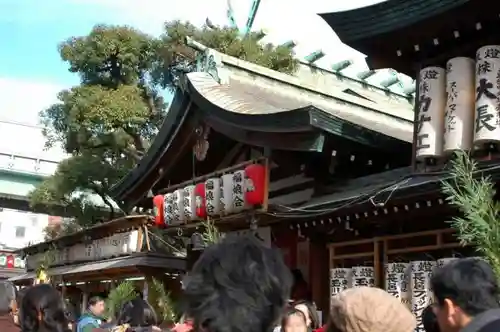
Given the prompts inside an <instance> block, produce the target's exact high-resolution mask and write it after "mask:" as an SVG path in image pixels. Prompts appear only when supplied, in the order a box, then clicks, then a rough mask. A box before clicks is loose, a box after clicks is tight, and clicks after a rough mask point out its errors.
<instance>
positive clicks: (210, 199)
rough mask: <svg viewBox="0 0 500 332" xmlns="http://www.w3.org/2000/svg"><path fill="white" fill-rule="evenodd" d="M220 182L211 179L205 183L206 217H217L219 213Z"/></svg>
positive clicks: (218, 179) (217, 179) (216, 179)
mask: <svg viewBox="0 0 500 332" xmlns="http://www.w3.org/2000/svg"><path fill="white" fill-rule="evenodd" d="M220 195H221V181H220V178H211V179H208V180H206V181H205V206H206V210H207V215H209V216H217V215H219V214H220V213H221V202H220V200H221V198H220Z"/></svg>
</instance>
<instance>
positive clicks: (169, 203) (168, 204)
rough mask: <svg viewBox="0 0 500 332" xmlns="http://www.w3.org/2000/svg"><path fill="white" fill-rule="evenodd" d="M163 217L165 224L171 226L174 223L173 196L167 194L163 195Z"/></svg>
mask: <svg viewBox="0 0 500 332" xmlns="http://www.w3.org/2000/svg"><path fill="white" fill-rule="evenodd" d="M163 215H164V217H165V224H166V225H171V224H172V223H173V221H174V194H173V193H168V194H165V195H164V203H163Z"/></svg>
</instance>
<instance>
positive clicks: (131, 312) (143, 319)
mask: <svg viewBox="0 0 500 332" xmlns="http://www.w3.org/2000/svg"><path fill="white" fill-rule="evenodd" d="M117 324H118V325H123V324H129V325H130V326H131V327H148V326H155V325H157V324H158V320H157V317H156V313H155V311H154V309H153V308H152V307H151V305H150V304H149V303H148V302H146V301H145V300H143V299H142V298H140V297H137V298H135V299H133V300H131V301H128V302H126V303H125V304H124V305H123V306H122V307H121V309H120V313H119V314H118V319H117Z"/></svg>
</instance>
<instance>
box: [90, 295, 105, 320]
mask: <svg viewBox="0 0 500 332" xmlns="http://www.w3.org/2000/svg"><path fill="white" fill-rule="evenodd" d="M88 310H89V311H90V312H91V313H92V314H94V315H96V316H98V317H102V315H104V311H105V310H106V307H105V305H104V300H103V299H102V298H101V297H99V296H92V297H91V298H90V299H89V304H88Z"/></svg>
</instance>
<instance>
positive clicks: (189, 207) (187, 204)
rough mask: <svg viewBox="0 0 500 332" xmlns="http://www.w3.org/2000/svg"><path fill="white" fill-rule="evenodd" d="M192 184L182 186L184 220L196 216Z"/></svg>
mask: <svg viewBox="0 0 500 332" xmlns="http://www.w3.org/2000/svg"><path fill="white" fill-rule="evenodd" d="M194 188H195V186H194V185H189V186H187V187H185V188H184V203H183V206H184V219H185V220H186V221H189V220H194V219H197V216H196V197H195V194H194Z"/></svg>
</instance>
